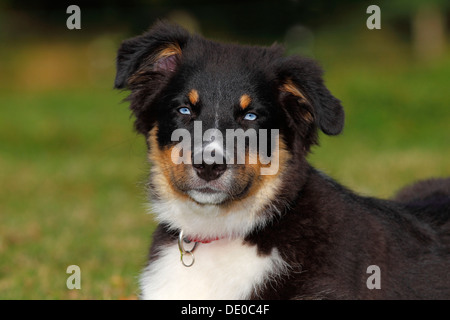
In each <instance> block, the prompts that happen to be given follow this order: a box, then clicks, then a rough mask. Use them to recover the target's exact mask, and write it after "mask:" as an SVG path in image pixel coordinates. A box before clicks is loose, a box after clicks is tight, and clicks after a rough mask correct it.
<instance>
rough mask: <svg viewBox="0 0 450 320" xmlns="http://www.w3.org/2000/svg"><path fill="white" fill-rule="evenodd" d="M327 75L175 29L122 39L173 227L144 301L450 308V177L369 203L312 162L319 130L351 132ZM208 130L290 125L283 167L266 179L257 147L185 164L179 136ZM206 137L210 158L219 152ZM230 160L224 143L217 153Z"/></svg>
mask: <svg viewBox="0 0 450 320" xmlns="http://www.w3.org/2000/svg"><path fill="white" fill-rule="evenodd" d="M321 75H322V71H321V69H320V68H319V66H318V65H317V64H316V63H315V62H314V61H312V60H311V59H306V58H301V57H298V56H290V57H285V56H283V49H282V48H281V47H279V46H272V47H254V46H242V45H235V44H222V43H217V42H213V41H209V40H206V39H204V38H202V37H200V36H198V35H191V34H189V33H188V32H187V31H185V30H184V29H182V28H181V27H178V26H174V25H170V24H168V23H164V22H159V23H157V24H156V25H155V26H153V28H152V29H150V31H149V32H147V33H144V34H143V35H142V36H138V37H135V38H132V39H129V40H126V41H124V42H123V43H122V45H121V47H120V49H119V52H118V57H117V76H116V80H115V87H116V88H120V89H129V90H130V91H131V94H130V96H129V98H128V100H129V101H130V102H131V110H132V112H133V114H134V115H135V117H136V122H135V126H136V129H137V131H138V132H140V133H142V134H143V135H144V136H145V137H146V141H147V143H148V148H149V153H148V154H149V159H150V162H151V177H150V183H149V190H150V195H151V205H152V211H153V212H154V213H155V215H156V218H157V219H158V221H159V222H160V224H159V226H158V228H157V230H156V232H155V233H154V235H153V244H152V248H151V253H150V259H149V264H148V266H147V267H146V268H145V270H144V271H143V274H142V276H141V279H140V281H141V290H142V298H144V299H209V298H210V299H384V298H387V299H395V298H401V299H403V298H404V299H416V298H429V299H434V298H444V299H449V298H450V278H449V270H450V223H449V221H450V219H449V212H450V180H449V179H446V180H445V179H440V180H434V181H429V182H428V183H425V184H424V183H422V184H421V185H420V186H419V187H418V188H414V187H412V188H409V189H407V190H405V191H404V192H401V193H400V194H399V199H398V201H389V200H380V199H374V198H369V197H362V196H359V195H356V194H355V193H353V192H351V191H349V190H347V189H346V188H345V187H343V186H341V185H339V184H338V183H337V182H335V181H333V180H332V179H330V178H329V177H327V176H325V175H324V174H322V173H320V172H318V171H317V170H315V169H314V168H312V167H311V166H310V165H309V164H308V162H307V161H306V156H307V154H308V152H309V150H310V148H311V146H313V145H315V144H317V136H318V133H317V131H318V129H320V130H322V131H323V132H324V133H326V134H328V135H337V134H339V133H340V132H341V130H342V128H343V126H344V111H343V108H342V106H341V104H340V101H339V100H338V99H336V98H335V97H333V96H332V95H331V93H330V92H329V91H328V89H327V88H326V87H325V85H324V83H323V80H322V78H321ZM198 124H201V129H200V133H201V135H203V134H206V131H207V130H208V129H215V130H218V131H220V132H221V133H222V134H223V135H224V136H225V135H226V133H227V131H229V130H234V131H236V130H239V129H242V130H241V131H245V132H247V131H250V130H254V132H257V136H258V138H259V139H260V140H261V139H262V136H261V135H262V134H261V132H263V130H272V129H276V130H277V132H278V135H277V139H278V140H277V141H278V143H277V145H276V148H275V149H274V150H272V149H271V151H270V154H271V157H272V159H275V158H276V159H277V167H276V170H274V171H273V172H272V173H271V174H265V175H263V174H261V172H262V171H261V170H262V169H264V168H266V169H267V168H268V167H269V166H270V165H271V164H267V163H263V162H262V161H260V160H259V157H258V154H257V153H256V154H255V153H254V152H252V151H251V150H250V148H249V147H248V145H249V143H250V142H249V140H250V139H247V138H248V137H247V138H246V139H245V141H246V142H245V143H246V144H245V146H246V148H245V151H244V152H243V153H244V156H245V159H246V160H247V162H245V163H244V164H242V163H233V162H231V163H228V162H226V161H223V162H221V161H213V162H211V161H210V162H207V161H205V160H201V161H200V162H195V161H193V162H192V163H189V162H187V163H185V162H181V163H177V162H176V161H174V155H177V154H180V150H179V149H177V146H178V145H179V142H180V141H179V140H177V139H174V138H173V133H174V132H176V130H177V129H182V130H184V132H188V133H190V134H192V135H195V130H197V129H196V125H198ZM197 128H198V127H197ZM197 133H198V132H197ZM202 138H203V140H200V141H201V143H202V144H201V148H200V151H204V149H205V148H207V146H208V145H210V144H209V143H206V144H205V141H206V142H208V141H209V142H211V143H212V142H217V141H216V139H217V136H215V138H214V139H212V138H211V139H209V140H208V139H206V140H205V139H204V136H202V137H200V139H202ZM195 139H196V138H195V137H194V138H193V139H192V140H195ZM227 143H228V142H227ZM267 144H269V143H267ZM188 145H189V146H192V147H193V149H192V151H191V152H190V153H189V150H188V151H186V150H183V152H182V153H185V154H184V156H187V159H193V158H194V156H195V153H198V151H199V150H196V149H195V146H194V143H193V142H192V141H190V142H189V143H188ZM197 149H198V148H197ZM234 150H237V149H234ZM223 151H224V149H223V147H222V146H220V145H219V144H218V143H217V144H216V146H215V147H214V150H213V152H212V154H214V155H217V154H221V153H222V154H223V153H224V152H223ZM236 153H238V152H237V151H236ZM222 154H221V155H220V157H222ZM255 158H256V161H253V163H252V162H251V161H249V160H250V159H253V160H255Z"/></svg>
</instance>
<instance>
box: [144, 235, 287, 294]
mask: <svg viewBox="0 0 450 320" xmlns="http://www.w3.org/2000/svg"><path fill="white" fill-rule="evenodd" d="M194 255H195V263H194V265H193V266H191V267H189V268H187V267H185V266H183V265H182V264H181V261H180V252H179V250H178V245H177V244H176V243H174V244H173V245H169V246H167V247H165V248H163V249H162V251H161V252H160V254H159V258H158V259H157V260H155V261H153V262H152V263H151V264H150V265H149V266H147V267H146V268H145V270H144V272H143V273H142V275H141V279H140V284H141V291H142V292H141V295H142V296H141V297H142V299H173V300H178V299H180V300H181V299H186V300H192V299H219V300H220V299H224V300H228V299H230V300H233V299H246V298H249V297H250V295H251V294H252V293H253V292H254V291H255V290H256V292H257V291H258V289H259V288H261V286H263V285H264V284H265V281H266V280H267V279H268V277H270V278H271V279H276V276H277V275H279V274H281V273H283V272H284V271H285V270H286V264H285V262H284V261H283V259H282V258H281V257H280V254H279V252H278V250H276V249H273V250H272V253H271V254H270V255H267V256H260V255H258V254H257V248H256V246H250V245H247V244H243V243H242V240H225V239H223V240H217V241H214V242H211V243H208V244H202V243H199V244H198V246H197V248H196V249H195V251H194Z"/></svg>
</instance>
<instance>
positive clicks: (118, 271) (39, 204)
mask: <svg viewBox="0 0 450 320" xmlns="http://www.w3.org/2000/svg"><path fill="white" fill-rule="evenodd" d="M318 51H319V52H329V51H327V50H323V48H322V50H321V49H320V48H319V49H318ZM327 54H328V53H327ZM113 55H114V53H113V52H112V51H111V53H110V55H109V56H113ZM344 56H345V55H344V54H338V53H336V56H331V55H330V54H328V55H326V54H323V57H319V58H320V59H321V60H323V61H325V67H326V70H327V73H326V81H327V84H328V86H329V87H330V89H331V91H332V92H333V93H334V94H335V95H336V96H337V97H339V98H340V99H341V100H342V102H343V105H344V106H345V109H346V114H347V118H346V127H345V131H344V133H343V134H342V135H341V136H338V137H327V136H324V135H321V146H320V147H316V148H314V150H313V151H314V152H313V154H312V155H311V157H310V161H311V162H312V163H313V164H314V165H315V166H317V167H318V168H319V169H322V170H323V171H325V172H327V173H328V174H330V175H331V176H333V177H335V178H336V179H337V180H339V181H340V182H341V183H343V184H344V185H347V186H349V187H350V188H352V189H354V190H355V191H357V192H360V193H364V194H368V195H374V196H381V197H389V196H390V195H392V194H393V192H394V191H395V190H397V189H398V188H400V187H401V186H402V185H404V184H407V183H410V182H412V181H414V180H417V179H422V178H426V177H431V176H448V175H450V165H449V160H448V159H450V147H449V140H450V139H449V138H450V134H449V128H448V124H449V123H450V112H449V109H448V108H449V106H448V104H449V102H450V98H449V96H448V88H450V76H449V75H450V58H447V59H442V60H441V61H437V62H435V63H434V64H432V65H412V64H409V63H407V62H404V61H399V60H396V58H395V57H394V58H392V57H390V58H387V59H386V60H381V62H379V61H378V62H377V63H373V64H372V63H370V59H367V60H362V61H348V60H351V59H348V60H347V61H345V60H339V58H342V57H344ZM22 57H23V55H22ZM338 60H339V62H338ZM112 61H113V60H112ZM364 61H365V62H366V63H364ZM397 62H398V64H396V63H397ZM386 63H387V65H385V64H386ZM393 64H395V67H393ZM56 71H58V70H56ZM56 71H54V72H56ZM103 77H104V79H109V80H108V81H109V83H112V79H113V66H112V63H111V65H110V66H109V67H108V68H107V71H106V73H105V74H104V75H103ZM0 82H1V81H0ZM3 83H5V82H3ZM109 83H106V84H103V85H100V86H93V87H91V86H86V85H84V86H79V87H76V86H75V87H74V86H72V87H70V86H67V88H65V87H64V86H63V87H58V89H54V90H48V89H47V90H31V89H29V88H28V89H27V90H21V89H19V88H18V87H14V85H11V86H10V88H9V89H8V90H5V89H4V90H3V91H2V92H1V94H0V106H1V117H0V168H1V169H0V182H1V183H0V298H3V299H119V298H133V297H135V296H136V294H137V292H138V287H137V276H138V274H139V272H140V270H141V268H142V266H143V265H144V263H145V261H146V256H147V252H148V246H149V243H150V235H151V233H152V230H153V228H154V226H155V225H154V222H153V220H152V217H151V216H150V215H147V214H146V209H145V203H146V194H145V182H146V179H147V171H148V164H147V160H146V155H145V143H144V141H143V138H142V137H140V136H137V135H136V134H135V133H133V130H132V122H133V120H132V119H131V118H130V114H129V111H128V109H127V105H126V104H124V103H121V100H122V99H123V98H124V96H125V95H124V93H121V92H117V91H113V90H112V89H110V86H109ZM72 264H76V265H78V266H80V268H81V286H82V289H81V290H68V289H67V288H66V279H67V277H68V276H69V275H68V274H66V268H67V266H69V265H72Z"/></svg>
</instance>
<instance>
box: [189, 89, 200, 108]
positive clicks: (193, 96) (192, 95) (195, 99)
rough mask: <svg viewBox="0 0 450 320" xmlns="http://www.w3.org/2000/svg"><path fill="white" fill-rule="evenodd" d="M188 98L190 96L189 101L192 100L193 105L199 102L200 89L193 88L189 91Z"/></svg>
mask: <svg viewBox="0 0 450 320" xmlns="http://www.w3.org/2000/svg"><path fill="white" fill-rule="evenodd" d="M188 98H189V101H190V102H191V104H193V105H195V104H197V102H198V100H199V96H198V91H197V90H195V89H192V90H191V91H189V93H188Z"/></svg>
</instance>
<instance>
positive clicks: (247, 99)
mask: <svg viewBox="0 0 450 320" xmlns="http://www.w3.org/2000/svg"><path fill="white" fill-rule="evenodd" d="M251 102H252V98H250V96H249V95H248V94H243V95H242V96H241V98H240V99H239V105H240V106H241V108H242V109H245V108H247V107H248V106H249V105H250V103H251Z"/></svg>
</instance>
